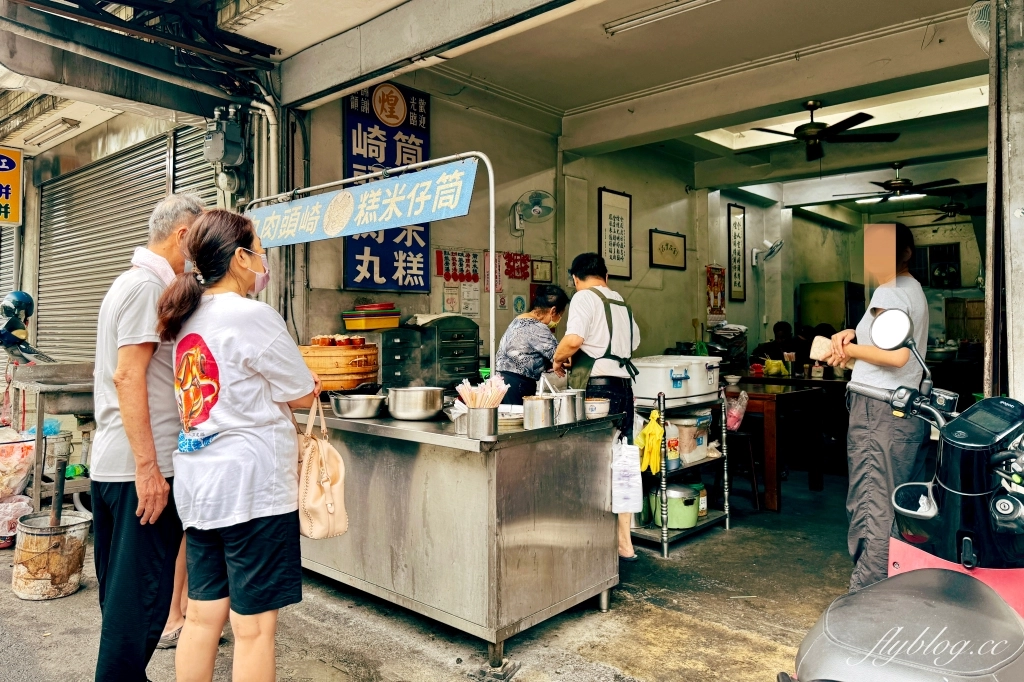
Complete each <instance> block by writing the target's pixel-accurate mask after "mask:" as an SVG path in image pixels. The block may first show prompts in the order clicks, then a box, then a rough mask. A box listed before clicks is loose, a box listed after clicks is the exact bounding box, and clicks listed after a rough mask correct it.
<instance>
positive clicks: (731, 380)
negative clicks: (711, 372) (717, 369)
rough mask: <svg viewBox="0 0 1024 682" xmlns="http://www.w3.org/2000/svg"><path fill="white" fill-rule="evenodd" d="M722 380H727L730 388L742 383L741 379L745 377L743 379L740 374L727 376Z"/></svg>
mask: <svg viewBox="0 0 1024 682" xmlns="http://www.w3.org/2000/svg"><path fill="white" fill-rule="evenodd" d="M722 378H723V379H725V383H727V384H729V385H730V386H735V385H736V384H738V383H740V379H742V378H743V377H741V376H740V375H738V374H726V375H725V376H724V377H722Z"/></svg>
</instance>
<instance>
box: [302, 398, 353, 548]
mask: <svg viewBox="0 0 1024 682" xmlns="http://www.w3.org/2000/svg"><path fill="white" fill-rule="evenodd" d="M317 415H319V416H320V434H319V435H313V424H314V423H315V422H316V418H317ZM347 530H348V514H347V513H346V512H345V461H344V460H343V459H342V458H341V453H339V452H338V451H337V450H335V449H334V446H333V445H331V443H330V441H329V440H327V424H326V422H325V421H324V407H323V405H322V404H321V403H320V399H319V398H317V399H316V400H314V404H313V407H312V409H310V411H309V421H308V422H307V423H306V432H305V433H299V532H300V533H302V535H303V536H304V537H307V538H312V539H313V540H323V539H324V538H333V537H337V536H339V535H342V534H344V532H345V531H347Z"/></svg>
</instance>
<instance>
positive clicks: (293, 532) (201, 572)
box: [185, 511, 302, 616]
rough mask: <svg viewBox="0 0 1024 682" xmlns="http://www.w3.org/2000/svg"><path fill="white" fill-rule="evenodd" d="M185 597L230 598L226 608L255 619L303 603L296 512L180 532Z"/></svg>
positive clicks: (204, 599) (208, 599)
mask: <svg viewBox="0 0 1024 682" xmlns="http://www.w3.org/2000/svg"><path fill="white" fill-rule="evenodd" d="M185 538H186V541H185V556H186V560H187V563H188V598H189V599H195V600H196V601H214V600H216V599H224V598H225V597H230V599H231V610H232V611H234V612H235V613H237V614H239V615H242V616H255V615H256V614H259V613H266V612H267V611H273V610H274V609H279V608H282V607H284V606H288V605H289V604H298V603H299V602H300V601H302V557H301V555H300V550H299V513H298V512H297V511H294V512H289V513H287V514H281V515H278V516H265V517H262V518H258V519H252V520H250V521H246V522H245V523H239V524H237V525H234V526H228V527H226V528H215V529H213V530H199V529H198V528H186V529H185Z"/></svg>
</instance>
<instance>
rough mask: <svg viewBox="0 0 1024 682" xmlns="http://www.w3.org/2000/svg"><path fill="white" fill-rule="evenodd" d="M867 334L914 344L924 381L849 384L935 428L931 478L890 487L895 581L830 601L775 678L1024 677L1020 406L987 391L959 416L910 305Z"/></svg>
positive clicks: (949, 681)
mask: <svg viewBox="0 0 1024 682" xmlns="http://www.w3.org/2000/svg"><path fill="white" fill-rule="evenodd" d="M871 336H872V341H873V342H874V344H875V345H876V346H878V347H879V348H882V349H885V350H895V349H896V348H901V347H907V348H910V350H911V353H912V354H913V356H914V357H915V358H916V359H917V361H918V362H920V364H921V365H922V367H924V369H925V376H924V379H923V380H922V382H921V385H920V386H919V387H918V388H908V387H901V388H899V389H897V390H895V391H885V390H880V389H876V388H872V387H869V386H862V385H858V384H855V383H851V384H850V386H849V390H850V391H852V392H854V393H858V394H860V395H865V396H868V397H870V398H875V399H877V400H881V401H883V402H886V403H888V404H889V406H890V407H891V408H892V410H893V414H895V415H896V416H897V417H902V418H907V419H911V418H916V419H924V420H925V421H927V422H928V423H930V424H932V425H933V426H935V427H936V428H937V429H938V430H939V434H940V435H939V450H938V465H937V470H936V474H935V477H934V478H933V480H932V481H929V482H915V483H907V484H905V485H901V486H899V487H898V488H896V490H895V491H894V493H893V499H892V503H893V506H894V509H895V512H896V525H897V527H898V529H899V535H900V538H899V539H896V538H894V539H893V540H892V541H891V549H890V553H889V559H890V567H889V576H890V577H889V578H887V579H886V580H883V581H881V582H878V583H876V584H874V585H871V586H869V587H866V588H864V589H862V590H859V591H857V592H855V593H852V594H847V595H844V596H842V597H839V598H838V599H836V600H835V601H834V602H832V604H831V605H830V606H829V607H828V609H827V610H826V611H825V613H824V614H823V615H822V616H821V618H820V619H819V620H818V622H817V624H816V625H815V626H814V628H812V629H811V631H810V633H809V634H808V635H807V636H806V637H805V638H804V641H803V642H802V643H801V645H800V649H799V651H798V653H797V657H796V673H795V675H792V676H791V675H789V674H788V673H784V672H783V673H779V675H778V678H777V682H795V681H797V680H798V681H799V682H1007V681H1008V680H1024V619H1022V617H1021V613H1020V612H1021V611H1024V495H1022V494H1021V493H1020V492H1017V491H1016V490H1013V488H1015V487H1017V486H1020V485H1021V483H1022V482H1024V478H1022V476H1024V449H1021V447H1020V441H1021V435H1022V434H1024V404H1022V403H1020V402H1018V401H1016V400H1012V399H1008V398H988V399H986V400H982V401H979V402H978V403H975V404H974V405H972V406H971V407H970V408H969V409H967V410H965V411H964V412H963V413H961V414H957V413H956V412H955V411H954V410H955V406H956V399H957V396H956V395H955V394H952V393H948V392H946V391H940V390H938V389H934V388H933V387H932V381H931V375H930V373H929V372H928V368H927V366H925V363H924V360H923V359H922V358H921V355H920V353H919V352H918V350H917V348H915V346H914V342H913V336H914V334H913V324H912V322H911V320H910V318H909V317H908V316H907V315H906V314H905V313H903V312H902V311H898V310H887V311H885V312H883V313H881V314H880V315H878V317H877V318H875V321H874V323H873V324H872V327H871ZM908 569H915V570H908ZM1011 604H1012V606H1011ZM1014 607H1016V610H1015V608H1014Z"/></svg>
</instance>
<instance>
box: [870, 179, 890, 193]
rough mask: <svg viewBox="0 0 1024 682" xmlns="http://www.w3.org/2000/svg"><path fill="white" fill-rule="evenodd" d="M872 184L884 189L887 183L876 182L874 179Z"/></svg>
mask: <svg viewBox="0 0 1024 682" xmlns="http://www.w3.org/2000/svg"><path fill="white" fill-rule="evenodd" d="M871 184H872V185H878V186H879V187H881V188H883V189H884V188H885V183H884V182H875V181H874V180H872V181H871ZM886 191H888V190H886Z"/></svg>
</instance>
